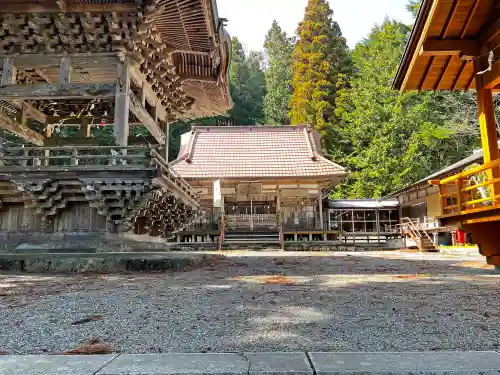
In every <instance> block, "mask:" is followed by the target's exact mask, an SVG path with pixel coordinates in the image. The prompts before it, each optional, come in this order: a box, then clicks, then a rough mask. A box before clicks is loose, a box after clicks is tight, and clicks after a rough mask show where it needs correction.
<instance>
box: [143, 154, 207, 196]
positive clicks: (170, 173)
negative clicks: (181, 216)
mask: <svg viewBox="0 0 500 375" xmlns="http://www.w3.org/2000/svg"><path fill="white" fill-rule="evenodd" d="M150 155H151V158H152V160H153V161H154V162H155V163H156V164H157V165H159V166H160V167H161V168H162V170H163V173H164V174H165V175H166V177H167V179H169V180H170V181H172V182H173V183H175V184H177V185H179V187H180V188H181V190H182V191H184V192H185V193H187V194H188V195H189V196H190V197H191V198H193V199H198V194H197V193H196V192H195V191H194V189H193V187H192V186H191V185H190V184H189V183H188V182H187V181H186V180H185V179H184V178H183V177H182V176H181V175H180V174H179V173H177V172H176V171H174V170H173V169H172V168H171V167H170V166H169V165H168V163H167V162H166V161H165V159H164V158H163V157H162V156H161V155H160V154H159V153H158V152H157V151H155V150H151V153H150ZM172 177H173V178H172Z"/></svg>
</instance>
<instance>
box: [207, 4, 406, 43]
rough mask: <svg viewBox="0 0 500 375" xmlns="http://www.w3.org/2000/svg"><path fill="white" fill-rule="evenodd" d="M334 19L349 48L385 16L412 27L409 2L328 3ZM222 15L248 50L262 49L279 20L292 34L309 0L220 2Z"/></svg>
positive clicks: (229, 28) (234, 34)
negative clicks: (407, 7)
mask: <svg viewBox="0 0 500 375" xmlns="http://www.w3.org/2000/svg"><path fill="white" fill-rule="evenodd" d="M329 2H330V5H331V7H332V9H333V12H334V14H333V18H334V19H335V20H336V21H337V22H338V23H339V24H340V27H341V28H342V33H343V34H344V37H345V38H346V39H347V44H348V45H349V47H354V46H355V45H356V43H357V42H358V41H360V40H361V39H363V38H364V37H365V36H366V35H367V34H368V33H369V32H370V29H371V27H372V26H373V25H374V24H375V23H381V22H383V20H384V18H385V17H386V16H389V17H391V18H394V19H397V20H399V21H401V22H405V23H408V24H411V23H412V22H413V21H412V15H411V14H410V13H409V12H407V11H406V8H405V4H406V0H329ZM217 5H218V9H219V16H220V17H224V18H227V19H228V25H227V28H226V29H227V31H228V32H229V33H230V34H231V36H237V37H238V39H240V41H241V42H242V43H243V46H244V47H245V49H247V50H248V49H251V50H261V49H262V48H263V47H262V45H263V44H264V38H265V36H266V33H267V31H268V30H269V28H270V27H271V23H272V21H273V19H276V20H277V21H278V23H279V24H280V25H281V27H282V28H283V29H285V31H286V32H287V33H289V34H293V33H294V32H295V29H296V28H297V24H298V23H299V22H300V21H301V20H302V18H303V16H304V9H305V7H306V5H307V0H217Z"/></svg>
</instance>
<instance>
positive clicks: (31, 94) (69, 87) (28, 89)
mask: <svg viewBox="0 0 500 375" xmlns="http://www.w3.org/2000/svg"><path fill="white" fill-rule="evenodd" d="M115 86H116V85H115V83H114V82H113V83H98V84H88V83H87V84H83V83H69V84H64V85H50V84H45V83H43V84H32V85H0V100H16V99H34V100H40V99H109V98H113V97H114V96H115Z"/></svg>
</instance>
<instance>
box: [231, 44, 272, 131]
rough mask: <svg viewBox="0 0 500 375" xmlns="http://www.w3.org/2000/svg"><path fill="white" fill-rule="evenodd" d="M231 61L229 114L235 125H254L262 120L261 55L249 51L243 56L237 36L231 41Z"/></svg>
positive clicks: (263, 84) (263, 90)
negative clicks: (231, 102)
mask: <svg viewBox="0 0 500 375" xmlns="http://www.w3.org/2000/svg"><path fill="white" fill-rule="evenodd" d="M232 48H233V51H232V61H231V66H230V68H229V80H230V83H231V97H232V99H233V102H234V106H233V108H232V109H231V111H230V116H231V118H232V119H233V120H234V123H235V124H236V125H254V124H262V123H263V122H264V96H265V93H266V80H265V76H264V72H263V71H262V61H263V56H262V54H261V53H259V52H253V51H252V52H250V54H249V56H248V57H247V56H245V52H244V51H243V46H242V45H241V43H240V42H239V40H238V39H237V38H233V41H232Z"/></svg>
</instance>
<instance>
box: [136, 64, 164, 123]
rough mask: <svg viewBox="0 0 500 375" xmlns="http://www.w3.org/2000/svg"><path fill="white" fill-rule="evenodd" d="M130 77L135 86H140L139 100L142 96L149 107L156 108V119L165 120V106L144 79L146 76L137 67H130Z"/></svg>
mask: <svg viewBox="0 0 500 375" xmlns="http://www.w3.org/2000/svg"><path fill="white" fill-rule="evenodd" d="M130 77H131V78H132V82H133V83H134V85H136V86H137V87H141V101H142V96H143V97H144V100H145V101H147V102H148V104H149V105H150V106H151V107H154V108H157V112H158V119H159V120H160V121H167V119H168V118H167V116H168V114H167V111H166V110H165V107H164V106H163V105H162V104H161V102H160V100H159V99H158V96H157V95H156V93H155V92H154V91H153V89H152V88H151V86H150V85H149V83H148V82H147V81H146V78H145V77H144V75H143V74H142V73H141V72H140V71H139V69H138V68H132V69H131V71H130Z"/></svg>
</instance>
